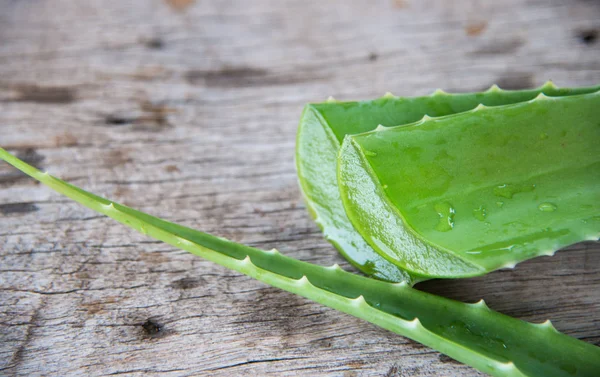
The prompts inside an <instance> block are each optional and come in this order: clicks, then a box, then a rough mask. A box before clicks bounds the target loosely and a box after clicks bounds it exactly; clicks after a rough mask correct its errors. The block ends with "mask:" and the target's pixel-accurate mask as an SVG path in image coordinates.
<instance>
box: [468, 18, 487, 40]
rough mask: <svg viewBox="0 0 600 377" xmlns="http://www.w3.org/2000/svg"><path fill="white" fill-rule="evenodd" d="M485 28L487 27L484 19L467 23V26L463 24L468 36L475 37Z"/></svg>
mask: <svg viewBox="0 0 600 377" xmlns="http://www.w3.org/2000/svg"><path fill="white" fill-rule="evenodd" d="M486 28H487V22H485V21H481V22H476V23H472V24H468V25H467V26H465V33H466V34H467V35H468V36H469V37H476V36H478V35H481V33H483V32H484V31H485V29H486Z"/></svg>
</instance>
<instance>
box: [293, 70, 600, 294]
mask: <svg viewBox="0 0 600 377" xmlns="http://www.w3.org/2000/svg"><path fill="white" fill-rule="evenodd" d="M598 89H599V87H589V88H575V89H569V88H557V87H555V86H554V85H553V84H552V83H551V82H548V83H546V84H545V85H543V86H542V87H540V88H538V89H532V90H524V91H505V90H501V89H499V88H498V87H496V86H493V87H492V88H490V89H489V90H488V91H486V92H480V93H467V94H448V93H444V92H442V91H436V92H435V93H434V94H432V95H431V96H424V97H410V98H403V97H395V96H393V95H390V94H388V95H385V96H384V97H382V98H379V99H376V100H372V101H362V102H336V101H334V100H332V101H327V102H324V103H320V104H310V105H307V106H306V108H305V109H304V112H303V114H302V118H301V120H300V125H299V128H298V135H297V142H296V168H297V171H298V177H299V181H300V187H301V189H302V192H303V195H304V198H305V201H306V203H307V206H308V209H309V211H310V212H311V214H312V216H313V217H314V218H315V221H316V222H317V224H318V225H319V227H320V228H321V229H322V230H323V233H324V236H325V238H327V239H328V240H329V241H330V242H331V243H332V244H333V245H334V246H335V247H336V248H337V249H338V250H339V251H340V253H341V254H342V255H343V256H344V257H345V258H346V259H347V260H349V261H350V263H352V264H353V265H354V266H355V267H357V268H358V269H360V270H361V271H363V272H364V273H366V274H367V275H371V276H373V277H376V278H378V279H383V280H388V281H396V282H398V281H407V282H409V283H410V284H414V283H416V282H418V281H420V280H423V279H425V277H424V276H419V275H418V274H410V273H407V272H406V271H404V270H403V269H402V268H400V267H399V266H397V265H396V264H394V263H391V262H389V261H388V260H386V259H385V258H384V257H382V256H381V255H380V254H379V253H377V252H375V251H374V250H373V248H372V247H371V245H370V244H369V243H368V242H367V241H365V239H364V238H363V237H362V236H361V235H360V234H359V233H358V232H357V231H356V230H355V229H354V227H353V225H352V223H351V222H350V220H349V219H348V216H347V215H346V212H345V210H344V206H343V204H342V200H341V197H340V193H339V189H338V182H337V176H336V166H337V154H338V150H339V148H340V146H341V142H342V140H343V139H344V136H346V135H354V134H358V133H363V132H367V131H372V130H374V129H376V128H377V127H378V125H384V126H398V125H404V124H407V123H412V122H415V121H418V120H420V119H421V118H423V116H425V115H428V116H432V117H438V116H444V115H449V114H455V113H459V112H463V111H468V110H471V109H474V108H475V107H477V106H478V105H479V104H483V105H485V106H500V105H506V104H511V103H518V102H523V101H528V100H531V99H533V98H535V97H536V96H537V95H538V94H539V93H545V94H546V95H548V96H569V95H578V94H584V93H590V92H594V91H597V90H598Z"/></svg>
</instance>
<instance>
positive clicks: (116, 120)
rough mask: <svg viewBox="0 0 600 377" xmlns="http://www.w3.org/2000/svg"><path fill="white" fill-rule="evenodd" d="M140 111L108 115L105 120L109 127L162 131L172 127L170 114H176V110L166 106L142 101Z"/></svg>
mask: <svg viewBox="0 0 600 377" xmlns="http://www.w3.org/2000/svg"><path fill="white" fill-rule="evenodd" d="M139 107H140V110H138V111H132V112H131V113H130V114H129V115H127V114H124V113H113V114H108V115H106V116H105V118H104V124H106V125H107V126H116V127H118V126H131V129H132V130H134V131H161V130H163V129H165V128H168V127H171V124H170V123H169V121H168V118H167V116H168V114H170V113H174V112H176V109H173V108H170V107H167V106H166V105H164V104H155V103H152V102H150V101H141V102H140V104H139Z"/></svg>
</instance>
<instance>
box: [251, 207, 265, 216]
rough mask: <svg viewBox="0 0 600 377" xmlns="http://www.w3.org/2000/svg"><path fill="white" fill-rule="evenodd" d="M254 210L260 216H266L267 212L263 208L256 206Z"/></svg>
mask: <svg viewBox="0 0 600 377" xmlns="http://www.w3.org/2000/svg"><path fill="white" fill-rule="evenodd" d="M253 212H254V213H256V214H257V215H258V216H260V217H265V212H264V211H263V210H261V209H260V208H256V207H255V208H254V211H253Z"/></svg>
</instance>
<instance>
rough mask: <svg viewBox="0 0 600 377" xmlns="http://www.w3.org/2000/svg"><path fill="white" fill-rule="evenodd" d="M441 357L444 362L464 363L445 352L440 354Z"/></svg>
mask: <svg viewBox="0 0 600 377" xmlns="http://www.w3.org/2000/svg"><path fill="white" fill-rule="evenodd" d="M439 359H440V361H441V362H442V363H452V364H459V365H460V364H462V363H461V362H460V361H456V360H454V359H453V358H451V357H450V356H446V355H444V354H440V357H439Z"/></svg>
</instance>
